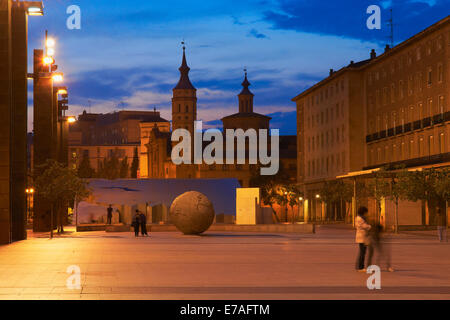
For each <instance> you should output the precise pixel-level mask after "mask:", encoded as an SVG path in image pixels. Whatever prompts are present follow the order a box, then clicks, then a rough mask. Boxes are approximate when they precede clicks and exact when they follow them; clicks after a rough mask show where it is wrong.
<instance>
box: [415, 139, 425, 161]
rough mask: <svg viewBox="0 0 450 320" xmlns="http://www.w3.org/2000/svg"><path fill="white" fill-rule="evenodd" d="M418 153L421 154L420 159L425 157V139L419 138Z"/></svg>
mask: <svg viewBox="0 0 450 320" xmlns="http://www.w3.org/2000/svg"><path fill="white" fill-rule="evenodd" d="M417 151H418V152H417V153H418V154H419V157H423V156H424V152H425V150H424V147H423V137H420V138H419V144H418V150H417Z"/></svg>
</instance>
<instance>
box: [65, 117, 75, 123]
mask: <svg viewBox="0 0 450 320" xmlns="http://www.w3.org/2000/svg"><path fill="white" fill-rule="evenodd" d="M75 121H77V119H75V117H68V118H67V122H69V123H74V122H75Z"/></svg>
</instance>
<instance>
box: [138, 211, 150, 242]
mask: <svg viewBox="0 0 450 320" xmlns="http://www.w3.org/2000/svg"><path fill="white" fill-rule="evenodd" d="M136 215H139V221H140V223H141V234H142V236H147V237H148V234H147V217H146V216H145V214H144V213H143V212H141V211H139V210H136Z"/></svg>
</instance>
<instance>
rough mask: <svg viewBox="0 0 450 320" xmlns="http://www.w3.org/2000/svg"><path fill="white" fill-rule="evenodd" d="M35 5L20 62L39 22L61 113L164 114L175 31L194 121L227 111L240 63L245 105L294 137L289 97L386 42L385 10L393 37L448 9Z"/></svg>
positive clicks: (331, 3)
mask: <svg viewBox="0 0 450 320" xmlns="http://www.w3.org/2000/svg"><path fill="white" fill-rule="evenodd" d="M372 4H376V5H379V6H380V7H381V8H382V12H381V14H382V21H383V22H382V29H381V30H368V29H367V27H366V19H367V18H368V17H369V15H368V14H367V13H366V9H367V7H368V6H369V5H372ZM44 5H45V16H44V17H30V22H29V44H30V46H29V49H30V52H29V58H30V66H29V69H30V70H31V68H32V66H31V61H32V60H31V57H32V49H33V48H40V47H42V46H43V37H44V30H45V29H48V31H49V34H50V35H52V36H54V37H55V38H56V39H57V48H56V62H57V64H58V65H59V66H60V70H61V71H63V72H64V73H65V84H66V85H67V86H68V87H69V102H70V111H69V113H70V114H73V115H77V114H79V113H81V112H82V111H83V110H84V109H86V110H88V111H89V108H88V105H89V103H90V105H91V108H90V111H91V112H103V113H105V112H112V111H114V110H121V109H134V110H145V109H153V108H154V107H155V106H156V108H157V109H158V110H160V111H161V113H162V116H163V117H165V118H166V119H168V120H170V119H171V109H170V105H171V96H172V88H173V87H174V86H175V85H176V83H177V81H178V77H179V73H178V67H179V65H180V63H181V45H180V42H181V41H182V39H183V38H184V39H185V41H186V43H187V58H188V64H189V66H190V67H191V73H190V78H191V81H192V83H193V84H194V86H195V87H196V88H197V89H198V92H197V96H198V117H199V119H200V120H203V121H204V122H207V123H208V124H209V125H210V126H217V125H220V121H218V120H219V119H220V118H221V117H223V116H225V115H228V114H231V113H235V112H237V97H236V95H237V94H238V93H239V91H240V89H241V86H240V84H241V82H242V80H243V68H244V66H246V67H247V68H248V73H249V80H250V82H251V83H252V86H251V90H252V91H253V93H254V94H255V112H259V113H264V114H268V115H270V116H272V117H273V120H272V127H274V128H279V129H280V130H281V133H282V134H296V113H295V104H294V103H293V102H291V101H290V100H291V98H292V97H294V96H296V95H297V94H298V93H300V92H301V91H303V90H304V89H305V88H307V87H309V86H311V85H312V84H314V83H315V82H317V81H318V80H320V79H322V78H323V77H325V76H327V74H328V72H329V69H330V68H334V69H335V70H336V69H339V68H341V67H343V66H344V65H347V64H348V63H349V62H350V60H354V61H358V60H363V59H367V58H368V57H369V51H370V49H372V48H375V49H376V50H377V52H378V53H380V52H381V51H382V48H384V46H385V44H386V43H389V41H390V40H389V39H388V35H389V27H388V26H387V19H389V16H390V13H389V8H391V7H392V8H393V12H394V24H395V42H396V43H398V42H400V41H403V40H405V39H407V38H408V37H410V36H412V35H414V34H415V33H417V32H419V31H421V30H423V29H424V28H426V27H427V26H429V25H431V24H433V23H435V22H437V21H438V20H440V19H442V18H444V17H446V16H447V15H448V14H449V13H450V0H384V1H376V0H370V1H367V0H340V1H336V0H248V1H245V0H241V1H236V0H210V1H204V0H190V1H188V0H183V1H181V0H169V1H159V0H133V1H130V0H77V1H71V0H44ZM69 5H78V6H79V7H80V8H81V21H82V22H81V30H69V29H67V27H66V19H67V17H68V16H69V15H68V14H66V9H67V7H68V6H69ZM31 107H32V104H31V103H30V108H31ZM30 111H31V110H30ZM30 115H32V112H30ZM31 121H32V120H31V117H30V121H29V122H30V128H31ZM205 127H207V126H205Z"/></svg>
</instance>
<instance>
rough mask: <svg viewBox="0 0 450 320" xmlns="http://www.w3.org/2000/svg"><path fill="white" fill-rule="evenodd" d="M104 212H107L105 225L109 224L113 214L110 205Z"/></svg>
mask: <svg viewBox="0 0 450 320" xmlns="http://www.w3.org/2000/svg"><path fill="white" fill-rule="evenodd" d="M106 211H107V212H108V213H107V215H106V217H107V224H111V220H112V212H113V208H112V206H111V205H109V207H108V208H107V209H106Z"/></svg>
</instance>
